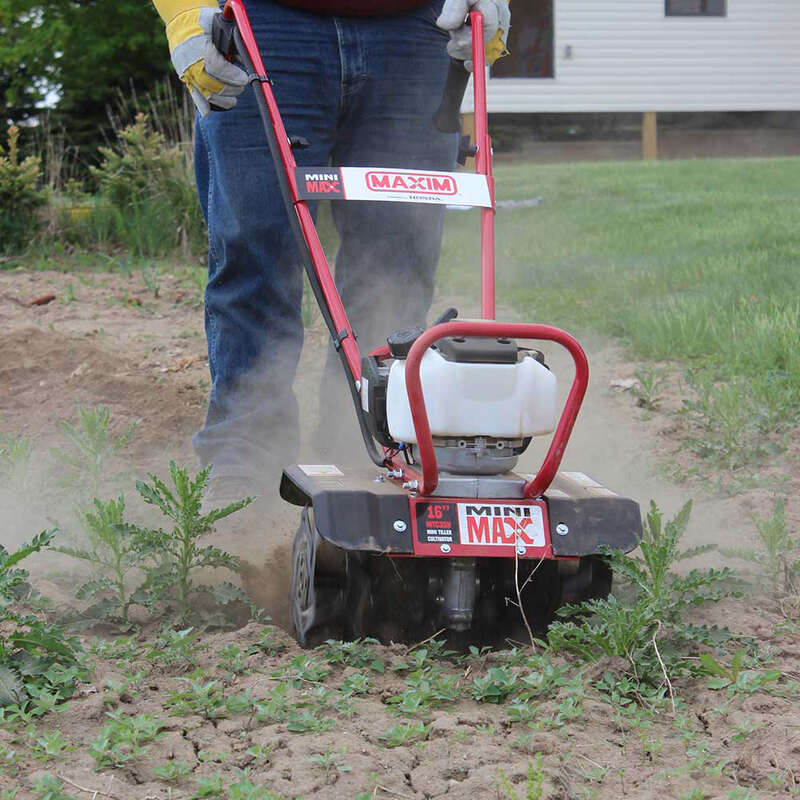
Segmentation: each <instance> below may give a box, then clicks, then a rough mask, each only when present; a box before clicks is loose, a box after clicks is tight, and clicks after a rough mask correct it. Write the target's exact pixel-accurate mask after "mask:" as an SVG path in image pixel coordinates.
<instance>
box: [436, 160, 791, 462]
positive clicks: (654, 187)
mask: <svg viewBox="0 0 800 800" xmlns="http://www.w3.org/2000/svg"><path fill="white" fill-rule="evenodd" d="M496 180H497V188H498V197H499V198H500V199H523V198H525V197H531V196H536V195H541V196H542V197H543V198H544V200H543V202H542V204H541V205H540V206H538V207H535V208H519V209H502V210H500V211H499V212H498V214H497V285H498V302H499V303H500V304H505V305H510V306H512V307H513V308H515V309H516V310H518V311H519V312H521V313H522V314H523V315H524V316H525V318H526V319H530V320H531V321H536V322H547V323H551V324H556V325H561V326H564V327H566V328H568V329H571V330H573V331H575V332H576V333H578V334H580V333H583V332H586V331H590V330H592V331H599V332H601V333H604V334H609V335H612V336H617V337H621V338H622V339H623V340H624V341H625V342H627V343H629V344H630V346H631V348H632V352H633V353H634V354H635V356H637V357H639V358H642V359H654V360H674V361H678V362H682V363H684V364H686V365H688V366H690V367H691V368H692V373H691V375H690V376H689V379H690V380H689V383H690V387H689V392H688V394H689V396H690V398H691V399H692V400H693V402H694V403H695V405H694V406H691V405H690V406H689V407H688V408H687V411H688V412H689V413H690V414H692V415H693V416H694V417H695V418H696V420H697V421H698V422H699V423H700V424H701V426H705V427H706V428H707V429H708V430H707V435H706V437H705V442H704V444H705V447H700V448H699V449H700V450H701V451H703V452H702V453H701V454H703V455H708V456H711V457H713V458H714V459H715V460H717V461H718V462H719V463H721V464H722V465H724V466H727V467H738V466H740V465H742V464H743V463H745V462H747V461H748V460H749V458H750V457H751V456H752V455H753V454H755V452H756V451H757V450H758V448H757V447H756V442H757V440H758V438H759V437H760V436H763V435H764V434H767V433H772V432H775V431H779V430H780V429H781V427H782V426H784V425H786V424H787V423H791V422H792V421H794V420H795V418H796V414H797V409H798V407H800V403H798V400H800V233H799V232H798V229H797V219H798V213H800V195H798V192H797V186H798V184H800V159H749V160H713V161H711V160H709V161H699V160H698V161H668V162H659V163H654V164H653V163H602V164H558V165H533V164H514V165H513V166H511V165H502V166H500V167H498V169H497V170H496ZM477 252H478V235H477V217H476V216H475V215H474V214H472V213H463V214H450V215H448V222H447V228H446V235H445V241H444V246H443V254H442V262H441V263H442V266H441V268H440V272H439V285H440V286H443V287H447V290H448V293H452V292H453V291H454V290H455V292H456V293H462V294H466V295H467V296H472V297H474V296H475V293H476V291H477V290H476V286H477Z"/></svg>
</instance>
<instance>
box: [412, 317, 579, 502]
mask: <svg viewBox="0 0 800 800" xmlns="http://www.w3.org/2000/svg"><path fill="white" fill-rule="evenodd" d="M447 336H489V337H507V338H510V339H537V340H542V341H550V342H555V343H556V344H559V345H561V346H562V347H564V348H565V349H566V350H567V351H568V352H569V354H570V355H571V356H572V360H573V362H574V364H575V376H574V378H573V379H572V386H571V387H570V390H569V394H568V395H567V400H566V402H565V403H564V408H563V410H562V412H561V417H560V418H559V420H558V425H557V426H556V430H555V433H554V434H553V438H552V440H551V442H550V447H549V448H548V450H547V455H546V456H545V458H544V461H543V462H542V465H541V467H539V471H538V472H537V473H536V475H535V476H534V477H533V478H532V479H531V480H529V481H527V482H526V484H525V489H524V496H525V497H526V498H532V497H540V496H541V495H542V494H544V492H545V491H546V490H547V488H548V487H549V486H550V484H551V483H552V482H553V478H555V476H556V472H558V467H559V465H560V464H561V459H562V458H563V456H564V451H565V449H566V447H567V442H568V441H569V437H570V434H571V433H572V428H573V426H574V425H575V420H576V419H577V417H578V412H579V411H580V408H581V403H582V402H583V398H584V396H585V394H586V389H587V387H588V385H589V362H588V361H587V359H586V353H584V351H583V348H582V347H581V346H580V344H579V343H578V341H577V339H575V338H574V337H573V336H572V335H570V334H569V333H567V332H566V331H563V330H561V329H560V328H555V327H553V326H551V325H535V324H526V323H505V322H494V321H486V320H459V321H454V322H445V323H443V324H441V325H434V326H433V327H432V328H428V330H426V331H425V332H424V333H423V334H422V335H421V336H420V337H419V338H418V339H417V340H416V341H415V342H414V344H413V345H412V347H411V350H410V351H409V353H408V357H407V358H406V373H405V375H406V390H407V392H408V403H409V406H410V409H411V419H412V421H413V423H414V433H415V434H416V437H417V451H418V453H419V460H420V462H421V466H422V480H421V482H420V485H419V488H418V491H419V493H420V494H421V495H430V494H433V492H434V491H435V489H436V486H437V485H438V483H439V468H438V466H437V464H436V453H435V452H434V449H433V437H432V435H431V429H430V424H429V421H428V412H427V410H426V408H425V397H424V395H423V393H422V378H421V375H420V364H421V362H422V357H423V356H424V355H425V353H426V352H427V350H428V348H429V347H430V346H431V345H432V344H434V343H435V342H437V341H439V339H444V338H446V337H447Z"/></svg>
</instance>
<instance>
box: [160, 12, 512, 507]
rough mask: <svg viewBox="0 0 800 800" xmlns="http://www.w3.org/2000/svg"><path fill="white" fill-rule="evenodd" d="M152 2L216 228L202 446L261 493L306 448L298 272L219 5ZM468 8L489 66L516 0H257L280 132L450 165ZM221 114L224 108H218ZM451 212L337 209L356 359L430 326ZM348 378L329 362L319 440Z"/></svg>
mask: <svg viewBox="0 0 800 800" xmlns="http://www.w3.org/2000/svg"><path fill="white" fill-rule="evenodd" d="M154 2H155V5H156V8H157V9H158V11H159V13H160V14H161V16H162V18H163V19H164V21H165V23H166V25H167V38H168V41H169V45H170V52H171V56H172V60H173V64H174V66H175V68H176V70H177V72H178V74H179V75H180V77H181V79H182V80H183V81H184V82H185V83H186V84H187V87H188V88H189V90H190V91H191V93H192V97H193V98H194V100H195V103H196V104H197V106H198V110H199V112H200V114H199V115H198V118H197V125H196V129H195V172H196V178H197V187H198V193H199V196H200V201H201V204H202V206H203V211H204V214H205V217H206V221H207V223H208V229H209V278H208V285H207V288H206V293H205V323H206V336H207V339H208V354H209V365H210V369H211V379H212V388H211V396H210V401H209V408H208V414H207V416H206V420H205V424H204V426H203V428H202V430H200V431H199V432H198V433H197V434H196V435H195V437H194V445H195V449H196V450H197V453H198V454H199V456H200V458H201V460H202V461H203V462H204V463H211V464H213V468H212V494H213V495H215V496H218V497H219V498H220V499H227V497H228V496H232V497H240V496H242V495H244V494H248V493H254V494H258V493H260V490H261V489H262V488H263V487H265V486H267V485H269V484H271V485H272V486H274V485H275V484H274V480H275V479H276V478H277V475H278V470H279V469H280V468H281V467H282V466H283V465H284V464H286V463H290V462H292V461H293V460H295V458H296V454H297V450H298V421H297V403H296V400H295V398H294V395H293V393H292V388H291V387H292V382H293V380H294V376H295V371H296V367H297V361H298V358H299V355H300V349H301V346H302V341H303V325H302V319H301V311H300V309H301V298H302V289H303V283H302V274H301V269H302V267H301V262H300V259H299V257H298V253H297V247H296V243H295V242H294V240H293V237H292V231H291V229H290V227H289V225H288V219H287V216H286V210H285V208H284V206H283V201H282V198H281V194H280V191H279V189H278V184H277V178H276V174H275V168H274V166H273V164H272V163H271V161H270V158H269V153H268V150H267V143H266V139H265V136H264V131H263V128H262V123H261V118H260V116H259V114H258V109H257V106H256V102H255V98H254V96H253V93H252V92H246V93H245V94H243V95H241V96H239V97H238V102H237V95H240V93H241V92H242V91H243V89H244V87H245V86H246V79H245V77H244V74H243V73H242V71H241V70H239V69H238V68H236V67H235V66H233V65H232V64H229V63H228V62H226V61H225V59H224V58H223V57H222V56H221V55H220V54H219V53H218V52H217V51H216V50H215V49H214V47H213V45H212V43H211V39H210V33H211V24H212V20H213V16H214V14H216V13H219V9H218V5H217V3H216V2H215V0H154ZM473 8H476V9H478V10H480V11H482V12H483V14H484V17H485V21H486V40H487V43H488V44H487V54H488V57H489V58H490V60H491V59H493V57H496V56H497V55H499V54H500V52H502V49H503V43H504V41H505V36H506V34H507V32H508V27H509V13H508V5H507V0H249V2H248V3H247V10H248V15H249V16H250V19H251V22H252V25H253V30H254V32H255V36H256V40H257V41H258V43H259V46H260V47H261V50H262V57H263V60H264V64H265V66H266V69H267V72H268V74H269V76H270V78H271V79H272V81H273V91H274V93H275V96H276V99H277V103H278V107H279V109H280V112H281V115H282V117H283V121H284V125H285V128H286V130H287V133H288V134H289V135H291V136H302V137H304V138H305V139H306V140H307V141H308V143H309V147H308V148H306V149H303V150H299V151H296V153H295V155H296V158H297V161H298V163H299V164H301V165H309V166H323V165H327V164H328V163H332V164H334V165H336V166H378V167H379V166H385V167H406V168H412V169H428V170H445V171H447V170H451V169H452V168H453V165H454V159H455V154H456V146H457V142H456V136H455V135H454V134H443V133H440V132H438V131H436V130H435V129H434V128H433V126H432V124H431V118H432V115H433V113H434V111H435V109H436V107H437V105H438V102H439V100H440V98H441V93H442V87H443V85H444V81H445V75H446V72H447V67H448V52H449V54H450V55H451V56H453V57H455V58H460V59H462V60H469V58H470V53H471V46H470V42H471V36H470V31H469V28H468V27H467V26H466V25H465V18H466V16H467V14H468V12H469V11H470V10H471V9H473ZM448 32H449V34H450V41H449V42H448ZM211 104H213V105H214V106H217V107H221V108H228V109H230V110H229V111H227V112H226V113H212V114H210V113H209V111H210V106H211ZM443 211H444V210H443V208H441V207H439V206H420V205H414V204H405V203H403V204H400V203H376V202H357V203H347V202H340V203H334V204H333V205H332V215H333V220H334V223H335V225H336V228H337V230H338V232H339V237H340V247H339V251H338V254H337V257H336V282H337V285H338V288H339V291H340V293H341V295H342V300H343V303H344V306H345V310H346V311H347V313H348V316H349V318H350V320H351V323H352V325H353V327H354V329H355V330H356V331H357V333H358V336H359V342H360V345H361V348H362V350H365V351H368V350H370V349H372V348H373V347H375V346H377V345H379V344H381V343H382V341H383V339H384V337H385V336H386V335H387V334H388V333H390V332H391V331H393V330H395V329H397V328H401V327H406V326H409V325H424V323H425V315H426V313H427V311H428V309H429V306H430V302H431V298H432V294H433V278H434V272H435V269H436V263H437V260H438V257H439V248H440V240H441V234H442V225H443ZM338 370H340V366H339V363H338V359H329V363H328V365H327V367H326V375H325V377H324V379H323V389H322V397H323V402H322V404H321V405H322V408H323V409H327V413H326V415H325V416H324V417H323V420H322V422H321V425H320V430H321V431H322V432H325V431H328V432H332V431H333V430H334V429H336V430H341V424H342V421H341V420H340V419H339V417H338V416H337V415H340V414H341V413H342V409H343V408H346V405H345V403H343V402H341V399H340V398H341V397H342V390H341V386H342V384H341V383H340V378H339V375H338ZM358 443H359V440H358V439H354V440H352V442H351V444H350V447H351V448H353V447H356V446H358ZM270 488H271V487H270Z"/></svg>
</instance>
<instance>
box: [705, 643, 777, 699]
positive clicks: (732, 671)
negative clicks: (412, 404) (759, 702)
mask: <svg viewBox="0 0 800 800" xmlns="http://www.w3.org/2000/svg"><path fill="white" fill-rule="evenodd" d="M744 656H745V652H744V650H737V651H736V653H734V656H733V660H732V661H731V665H730V667H725V666H723V665H722V664H720V663H719V661H717V660H716V659H715V658H714V656H712V655H711V654H710V653H701V654H700V666H701V668H702V670H703V672H705V673H706V674H707V675H711V676H712V677H711V678H710V679H709V680H708V681H707V682H706V686H708V688H709V689H726V690H727V695H728V697H733V696H734V695H735V694H737V693H741V694H753V693H754V692H760V691H764V687H765V686H766V685H767V684H769V683H772V682H774V681H777V680H780V678H781V672H780V670H777V669H766V670H760V671H759V670H743V669H742V662H743V661H744Z"/></svg>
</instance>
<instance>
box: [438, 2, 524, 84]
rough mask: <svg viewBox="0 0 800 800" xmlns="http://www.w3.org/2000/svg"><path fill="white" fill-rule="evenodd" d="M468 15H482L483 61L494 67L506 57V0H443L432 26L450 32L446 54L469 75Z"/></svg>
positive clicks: (507, 14)
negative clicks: (495, 63)
mask: <svg viewBox="0 0 800 800" xmlns="http://www.w3.org/2000/svg"><path fill="white" fill-rule="evenodd" d="M470 11H480V12H481V14H483V41H484V45H485V47H484V52H485V53H486V61H487V62H488V63H489V64H494V62H495V61H497V59H498V58H500V56H504V55H505V54H506V39H507V38H508V29H509V28H510V27H511V11H510V10H509V7H508V0H445V4H444V7H443V8H442V13H441V14H440V15H439V18H438V19H437V20H436V24H437V25H438V26H439V27H440V28H441V29H442V30H445V31H450V41H449V42H448V44H447V52H448V53H449V55H450V57H451V58H455V59H458V60H459V61H463V62H464V66H465V67H466V69H468V70H469V71H470V72H472V29H471V28H470V27H469V25H467V24H466V19H467V15H468V14H469V12H470Z"/></svg>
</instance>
